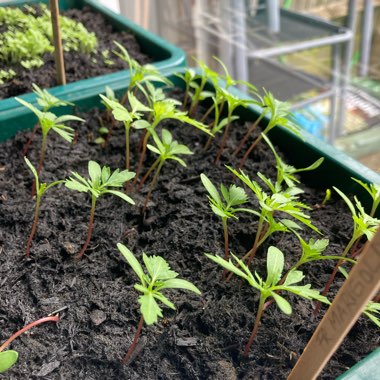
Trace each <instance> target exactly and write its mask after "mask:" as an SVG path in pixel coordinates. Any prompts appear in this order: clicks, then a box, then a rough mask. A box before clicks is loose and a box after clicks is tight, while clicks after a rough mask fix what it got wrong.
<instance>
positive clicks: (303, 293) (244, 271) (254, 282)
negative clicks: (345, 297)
mask: <svg viewBox="0 0 380 380" xmlns="http://www.w3.org/2000/svg"><path fill="white" fill-rule="evenodd" d="M231 255H232V258H233V260H234V261H235V262H236V264H235V263H234V262H233V261H232V260H231V259H230V260H229V261H227V260H224V259H222V258H221V257H220V256H216V255H215V256H214V255H211V254H207V253H206V256H207V257H208V258H209V259H211V260H212V261H214V262H215V263H217V264H219V265H221V266H222V267H223V268H224V269H226V270H228V271H230V272H232V273H234V274H236V275H237V276H239V277H241V278H243V279H245V280H247V282H248V284H249V285H250V286H252V287H253V288H254V289H255V290H258V291H259V292H260V300H259V307H258V311H257V314H256V321H255V325H254V327H253V330H252V333H251V336H250V338H249V340H248V343H247V344H246V346H245V349H244V353H243V355H244V356H248V354H249V351H250V349H251V346H252V343H253V341H254V339H255V336H256V334H257V330H258V328H259V325H260V320H261V317H262V315H263V312H264V310H265V301H266V300H267V299H268V298H269V297H272V298H273V299H274V301H275V302H276V304H277V306H278V307H279V309H280V310H281V311H282V312H283V313H285V314H287V315H290V314H291V313H292V307H291V305H290V303H289V302H288V301H287V300H286V299H285V298H284V297H282V296H280V295H279V294H278V293H279V292H284V291H285V292H290V293H294V294H296V295H298V296H300V297H303V298H306V299H308V300H312V299H315V300H318V301H321V302H325V303H328V300H327V298H326V297H323V296H321V295H320V294H319V292H318V291H317V290H314V289H311V285H310V284H308V285H295V284H297V283H299V282H300V281H302V280H303V278H304V277H305V276H304V274H303V273H302V272H301V271H298V270H294V271H291V272H289V273H288V275H287V276H286V278H285V280H284V282H283V283H282V284H281V281H280V280H281V276H282V272H283V269H284V254H283V253H282V252H281V251H280V250H279V249H277V248H276V247H273V246H271V247H269V249H268V255H267V278H266V280H263V279H262V278H261V277H260V276H259V275H258V274H257V272H255V274H254V275H253V274H252V273H251V271H250V270H249V268H248V266H247V265H245V264H244V262H243V261H242V260H240V259H239V258H237V257H236V256H235V255H233V254H231Z"/></svg>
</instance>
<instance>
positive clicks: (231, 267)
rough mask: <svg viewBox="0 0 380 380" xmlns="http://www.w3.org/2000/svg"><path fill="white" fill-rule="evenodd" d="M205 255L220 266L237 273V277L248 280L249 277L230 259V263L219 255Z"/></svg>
mask: <svg viewBox="0 0 380 380" xmlns="http://www.w3.org/2000/svg"><path fill="white" fill-rule="evenodd" d="M205 255H206V256H207V257H208V258H209V259H210V260H212V261H214V262H215V263H217V264H219V265H220V266H222V267H223V268H225V269H227V270H228V271H229V272H232V273H235V274H236V275H237V276H239V277H242V278H244V279H246V280H247V279H248V276H247V275H246V274H245V273H244V272H242V271H241V270H240V269H239V268H237V267H236V266H235V265H234V263H233V262H232V261H231V259H229V261H227V260H224V259H223V258H222V257H220V256H218V255H215V256H214V255H211V254H209V253H205Z"/></svg>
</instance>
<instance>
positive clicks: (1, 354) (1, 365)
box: [0, 315, 59, 373]
mask: <svg viewBox="0 0 380 380" xmlns="http://www.w3.org/2000/svg"><path fill="white" fill-rule="evenodd" d="M58 321H59V316H58V315H55V316H49V317H44V318H41V319H38V320H37V321H34V322H32V323H29V324H28V325H26V326H25V327H23V328H22V329H21V330H19V331H17V332H15V333H14V334H13V335H12V336H11V337H10V338H9V339H8V340H7V341H5V343H3V345H2V346H0V373H3V372H6V371H7V370H8V369H10V368H11V367H13V366H14V365H15V364H16V362H17V360H18V352H16V351H13V350H7V351H4V350H5V349H6V348H7V347H8V346H9V345H10V344H11V343H12V342H13V341H14V340H15V339H16V338H17V337H19V336H20V335H21V334H23V333H24V332H25V331H28V330H30V329H31V328H32V327H35V326H37V325H39V324H41V323H45V322H58Z"/></svg>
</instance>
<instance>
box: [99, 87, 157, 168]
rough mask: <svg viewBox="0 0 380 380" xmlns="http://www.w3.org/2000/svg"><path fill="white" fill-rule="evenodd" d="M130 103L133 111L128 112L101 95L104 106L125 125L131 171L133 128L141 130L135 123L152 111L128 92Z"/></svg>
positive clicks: (127, 153) (126, 162)
mask: <svg viewBox="0 0 380 380" xmlns="http://www.w3.org/2000/svg"><path fill="white" fill-rule="evenodd" d="M127 94H128V101H129V104H130V106H131V111H128V110H127V109H126V108H125V107H124V106H123V105H121V104H120V103H119V102H118V101H116V100H110V99H108V98H107V97H105V96H104V95H102V94H100V95H99V96H100V97H101V98H102V101H103V102H104V104H106V105H107V106H108V107H109V108H110V109H111V110H112V114H113V116H114V118H115V120H117V121H121V122H123V124H124V128H125V167H126V169H128V170H129V169H130V149H129V142H130V138H129V135H130V130H131V127H134V128H136V129H138V128H139V124H135V123H134V121H136V120H139V119H140V118H141V117H142V116H143V112H150V111H152V110H151V109H150V108H149V107H146V106H145V105H144V104H142V103H141V102H140V101H139V100H138V99H137V98H136V96H135V95H133V94H132V92H129V91H128V92H127Z"/></svg>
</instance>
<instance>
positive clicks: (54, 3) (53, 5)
mask: <svg viewBox="0 0 380 380" xmlns="http://www.w3.org/2000/svg"><path fill="white" fill-rule="evenodd" d="M50 13H51V22H52V27H53V38H54V58H55V67H56V70H57V82H58V84H59V85H61V84H66V75H65V61H64V59H63V47H62V39H61V30H60V28H59V4H58V0H50Z"/></svg>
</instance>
